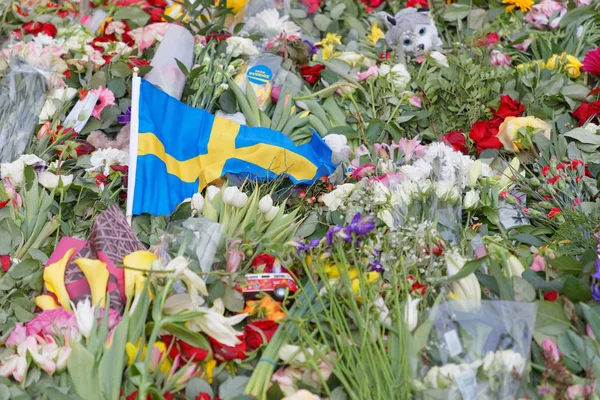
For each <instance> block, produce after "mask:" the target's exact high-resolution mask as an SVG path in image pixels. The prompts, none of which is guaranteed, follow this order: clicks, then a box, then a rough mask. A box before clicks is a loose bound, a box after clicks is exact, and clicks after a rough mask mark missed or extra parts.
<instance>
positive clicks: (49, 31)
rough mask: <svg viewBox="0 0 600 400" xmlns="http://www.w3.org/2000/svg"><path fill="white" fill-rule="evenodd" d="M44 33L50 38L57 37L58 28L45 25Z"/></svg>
mask: <svg viewBox="0 0 600 400" xmlns="http://www.w3.org/2000/svg"><path fill="white" fill-rule="evenodd" d="M42 33H44V34H46V35H48V36H50V37H56V33H57V30H56V27H55V26H54V25H52V24H43V26H42Z"/></svg>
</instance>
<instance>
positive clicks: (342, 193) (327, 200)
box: [323, 183, 354, 211]
mask: <svg viewBox="0 0 600 400" xmlns="http://www.w3.org/2000/svg"><path fill="white" fill-rule="evenodd" d="M353 190H354V184H352V183H345V184H343V185H340V186H338V187H337V188H335V190H333V191H331V192H329V193H327V194H325V195H323V203H324V204H325V205H326V206H327V208H329V211H335V210H337V209H338V208H339V207H340V206H341V205H342V203H343V201H344V200H346V198H348V196H349V195H350V193H351V192H352V191H353Z"/></svg>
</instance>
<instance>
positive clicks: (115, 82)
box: [108, 78, 127, 98]
mask: <svg viewBox="0 0 600 400" xmlns="http://www.w3.org/2000/svg"><path fill="white" fill-rule="evenodd" d="M108 88H109V89H110V91H111V92H113V94H114V95H115V97H116V98H120V97H123V96H125V94H126V93H127V86H126V85H125V79H123V78H116V79H111V80H110V81H108Z"/></svg>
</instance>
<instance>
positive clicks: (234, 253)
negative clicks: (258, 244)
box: [225, 239, 246, 272]
mask: <svg viewBox="0 0 600 400" xmlns="http://www.w3.org/2000/svg"><path fill="white" fill-rule="evenodd" d="M241 242H242V241H241V240H240V239H237V240H234V241H232V242H231V243H230V244H229V247H228V249H227V252H225V258H226V259H227V268H226V270H227V272H235V271H237V270H238V269H239V268H240V264H241V263H242V261H243V260H244V259H245V258H246V255H245V254H244V252H243V251H242V250H240V249H239V247H237V246H238V245H239V244H240V243H241Z"/></svg>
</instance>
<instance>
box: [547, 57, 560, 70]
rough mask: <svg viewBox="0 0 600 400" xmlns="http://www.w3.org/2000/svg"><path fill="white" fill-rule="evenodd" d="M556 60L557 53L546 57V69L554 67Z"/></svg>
mask: <svg viewBox="0 0 600 400" xmlns="http://www.w3.org/2000/svg"><path fill="white" fill-rule="evenodd" d="M557 61H558V54H554V55H553V56H552V57H550V58H549V59H548V62H547V63H546V68H548V69H554V68H556V62H557Z"/></svg>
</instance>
